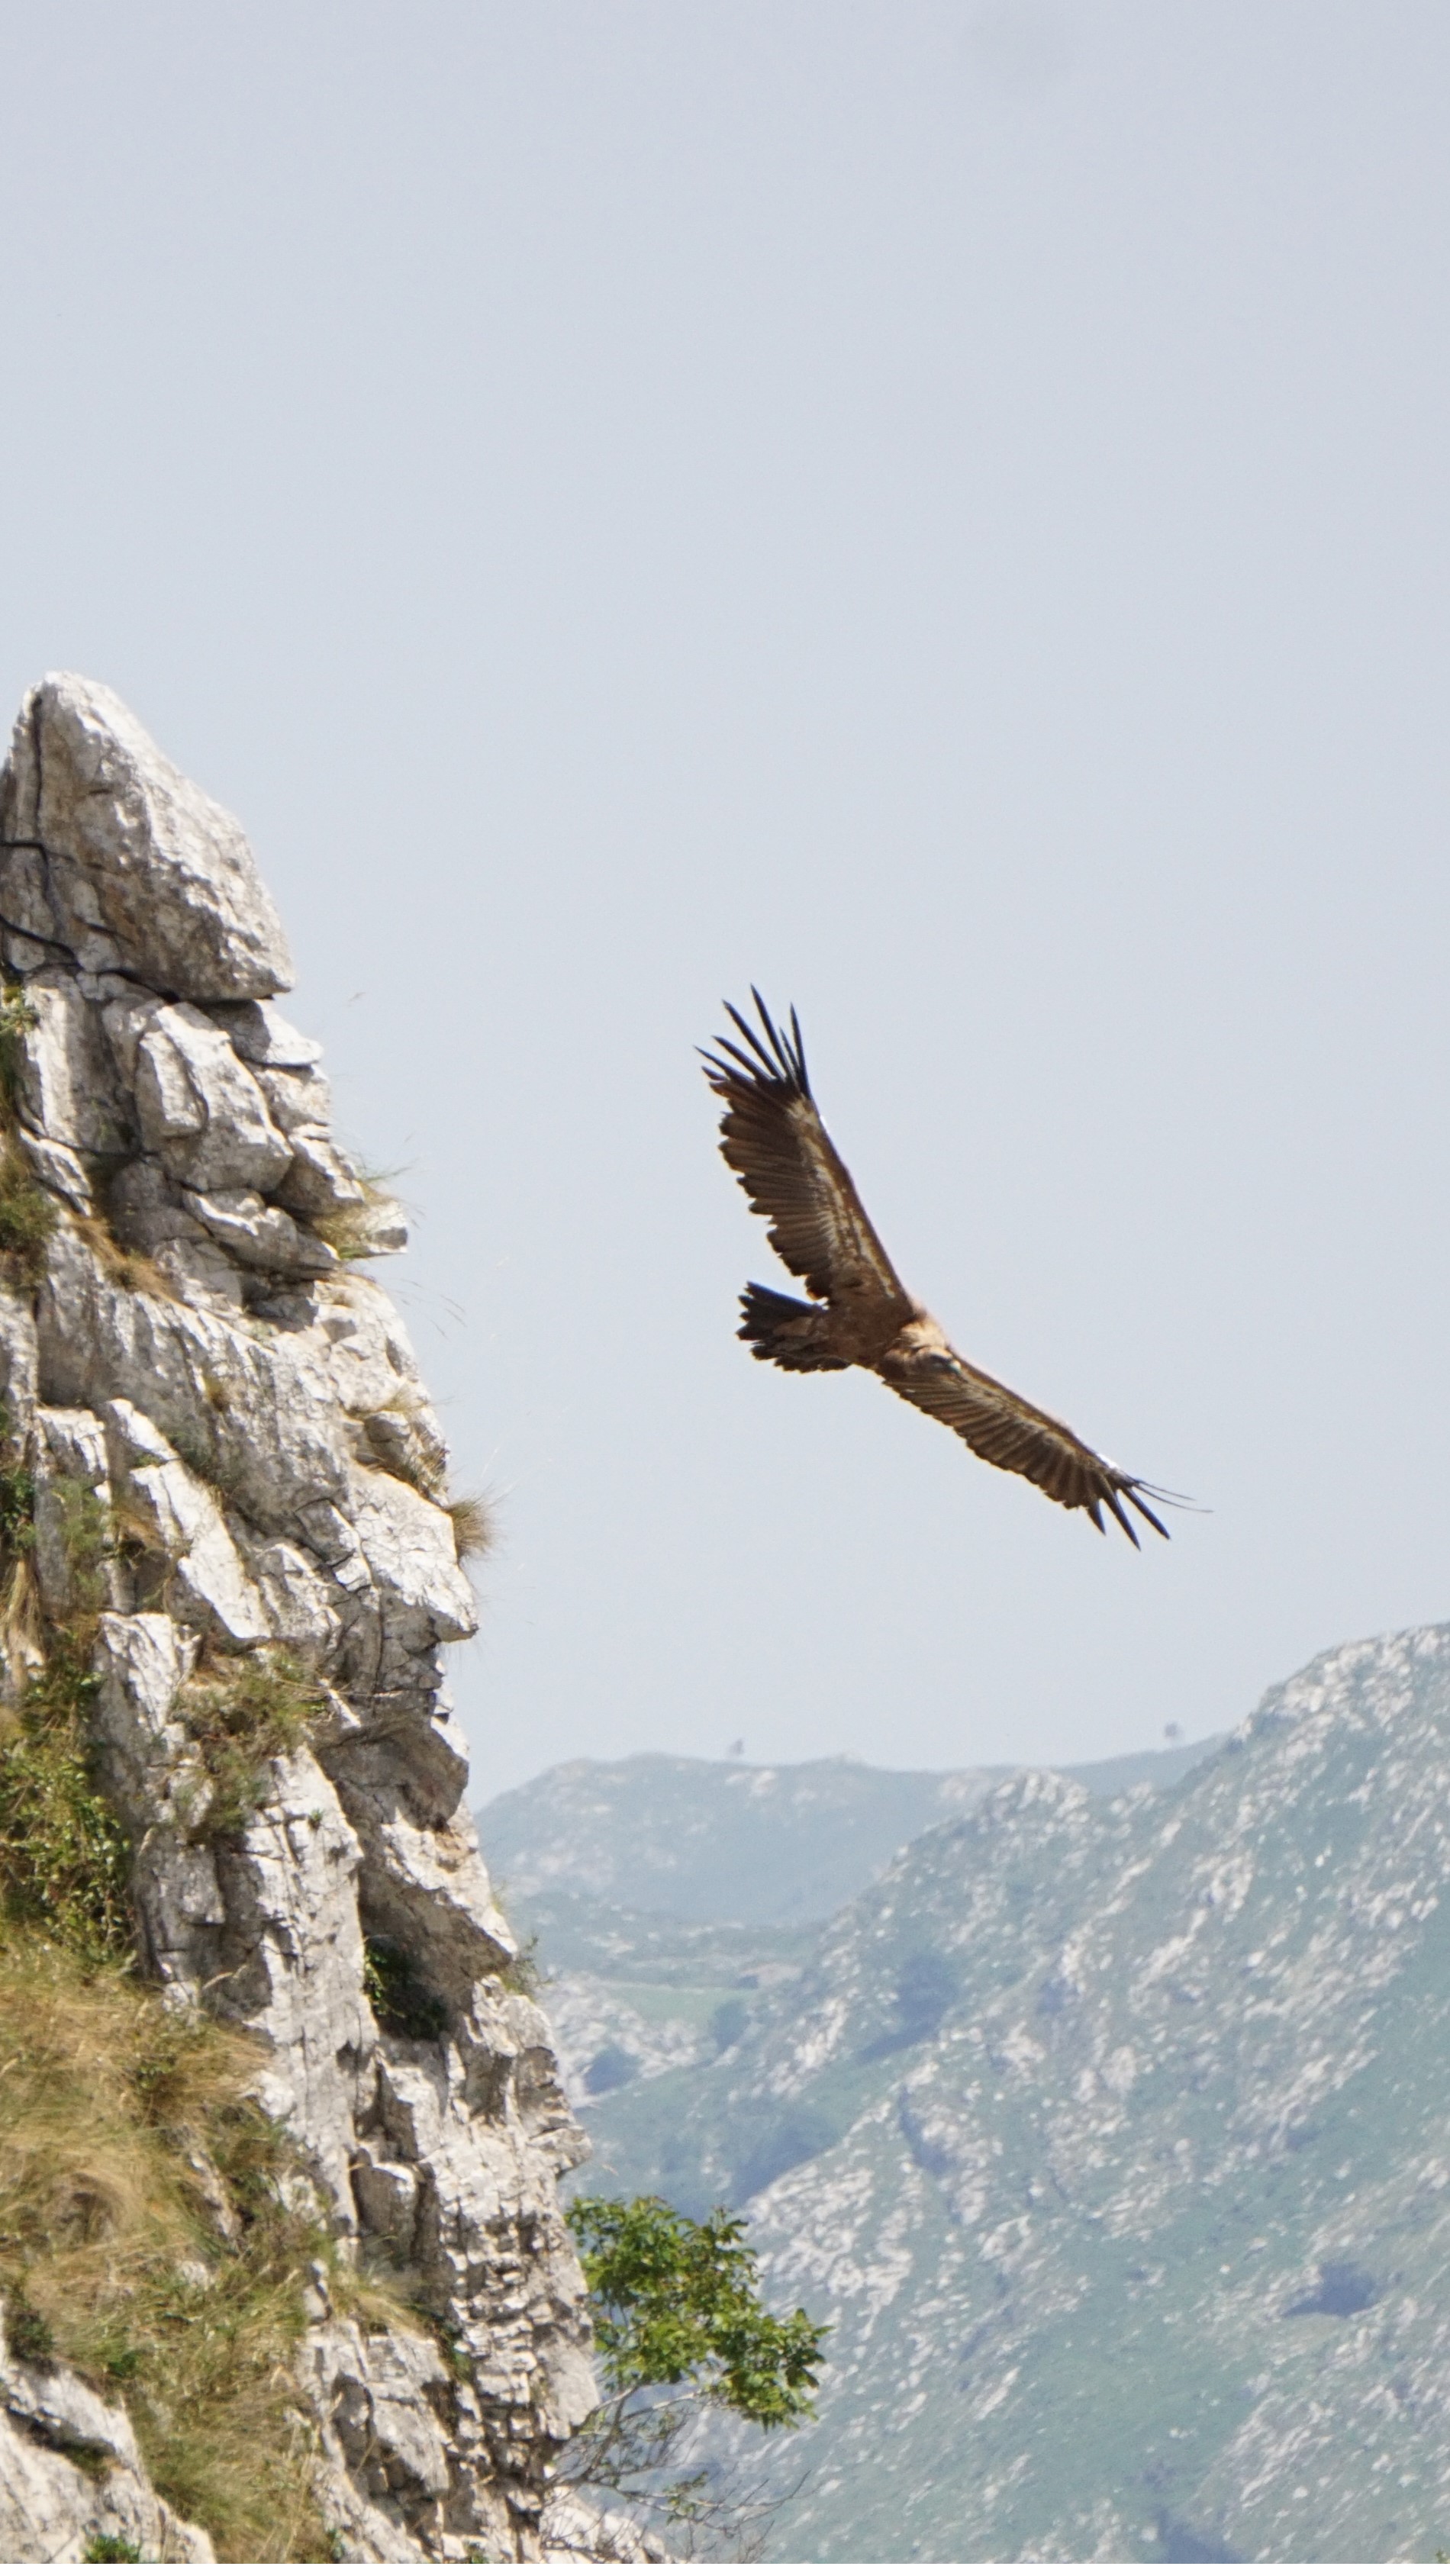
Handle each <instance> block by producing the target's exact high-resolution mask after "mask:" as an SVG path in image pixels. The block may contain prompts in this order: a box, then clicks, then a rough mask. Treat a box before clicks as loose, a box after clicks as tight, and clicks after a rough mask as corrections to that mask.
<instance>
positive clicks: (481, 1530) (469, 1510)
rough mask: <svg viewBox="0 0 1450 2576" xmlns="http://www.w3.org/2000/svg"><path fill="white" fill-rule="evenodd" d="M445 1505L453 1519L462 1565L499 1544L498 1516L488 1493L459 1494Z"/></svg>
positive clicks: (486, 1553) (459, 1558)
mask: <svg viewBox="0 0 1450 2576" xmlns="http://www.w3.org/2000/svg"><path fill="white" fill-rule="evenodd" d="M443 1508H444V1510H445V1512H446V1513H447V1514H448V1517H449V1519H450V1520H451V1522H452V1523H453V1544H454V1546H455V1548H456V1549H457V1551H458V1562H459V1564H460V1565H468V1564H471V1563H472V1562H474V1561H475V1560H476V1559H477V1558H479V1557H481V1556H491V1555H492V1553H493V1550H494V1548H495V1547H496V1546H497V1544H498V1518H497V1512H496V1510H495V1506H494V1504H493V1503H492V1501H491V1500H490V1498H489V1497H488V1495H487V1494H456V1495H455V1496H454V1498H453V1500H452V1502H450V1503H445V1504H444V1506H443Z"/></svg>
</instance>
